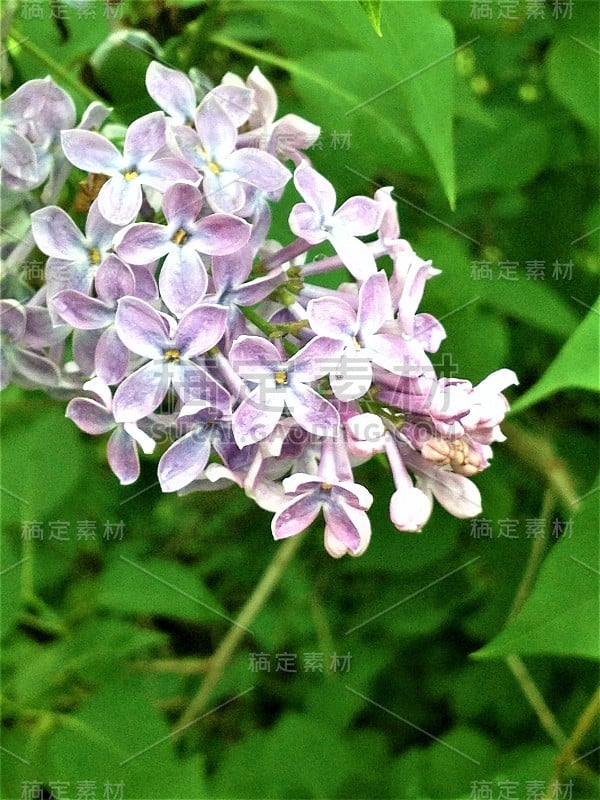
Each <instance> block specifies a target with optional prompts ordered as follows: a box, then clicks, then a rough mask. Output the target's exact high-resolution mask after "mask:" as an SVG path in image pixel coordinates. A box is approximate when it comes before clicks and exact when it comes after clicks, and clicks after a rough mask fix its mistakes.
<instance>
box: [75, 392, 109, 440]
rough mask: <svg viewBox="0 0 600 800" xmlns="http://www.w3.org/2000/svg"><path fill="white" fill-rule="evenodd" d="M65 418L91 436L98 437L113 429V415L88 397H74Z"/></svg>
mask: <svg viewBox="0 0 600 800" xmlns="http://www.w3.org/2000/svg"><path fill="white" fill-rule="evenodd" d="M65 416H66V417H68V418H69V419H70V420H73V422H74V423H75V425H77V427H78V428H79V429H80V430H82V431H84V432H85V433H89V434H91V435H92V436H98V435H99V434H101V433H106V431H109V430H110V429H111V428H114V426H115V421H114V419H113V415H112V414H111V412H110V411H108V409H106V408H105V407H104V406H103V405H102V404H101V403H98V402H97V401H96V400H90V399H89V398H88V397H75V398H74V399H73V400H71V401H70V403H69V404H68V406H67V410H66V411H65Z"/></svg>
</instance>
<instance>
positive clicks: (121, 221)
mask: <svg viewBox="0 0 600 800" xmlns="http://www.w3.org/2000/svg"><path fill="white" fill-rule="evenodd" d="M141 205H142V187H141V186H140V180H139V178H132V179H131V180H126V179H125V178H124V177H123V175H121V174H120V173H119V174H117V175H114V176H113V177H112V178H110V180H108V181H107V182H106V183H105V184H104V186H103V187H102V188H101V189H100V193H99V195H98V208H99V209H100V213H101V214H102V216H104V217H105V218H106V219H107V220H108V221H109V222H112V223H113V224H114V225H128V224H129V223H130V222H131V221H132V220H134V219H135V217H136V216H137V213H138V211H139V210H140V207H141Z"/></svg>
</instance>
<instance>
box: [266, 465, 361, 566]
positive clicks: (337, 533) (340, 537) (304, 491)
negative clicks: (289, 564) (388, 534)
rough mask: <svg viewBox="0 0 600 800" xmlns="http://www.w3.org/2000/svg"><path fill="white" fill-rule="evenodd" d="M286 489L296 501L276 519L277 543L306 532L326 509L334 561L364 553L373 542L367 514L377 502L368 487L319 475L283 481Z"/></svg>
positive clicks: (327, 538) (328, 541)
mask: <svg viewBox="0 0 600 800" xmlns="http://www.w3.org/2000/svg"><path fill="white" fill-rule="evenodd" d="M283 488H284V489H285V493H286V495H292V498H291V499H290V500H289V501H288V502H287V503H285V505H283V506H282V507H281V508H280V509H279V511H278V512H277V513H276V514H275V516H274V518H273V522H272V525H271V528H272V531H273V537H274V538H275V539H286V538H288V537H289V536H295V535H296V534H298V533H301V532H302V531H304V530H306V528H308V526H309V525H311V523H313V522H314V521H315V519H316V518H317V516H318V514H319V512H320V511H321V509H322V510H323V516H324V517H325V548H326V549H327V551H328V553H329V554H330V555H332V556H333V557H334V558H339V557H340V556H342V555H344V554H345V553H350V554H351V555H353V556H358V555H361V554H362V553H364V551H365V550H366V549H367V546H368V544H369V541H370V539H371V524H370V522H369V518H368V516H367V514H366V513H365V512H366V511H367V509H369V508H370V507H371V504H372V502H373V496H372V495H371V493H370V492H369V491H367V489H365V487H364V486H361V485H360V484H358V483H352V482H350V481H341V482H335V483H330V482H326V481H324V480H323V479H322V478H320V477H317V476H315V475H305V474H302V473H297V474H295V475H292V476H291V477H289V478H286V479H285V480H284V481H283Z"/></svg>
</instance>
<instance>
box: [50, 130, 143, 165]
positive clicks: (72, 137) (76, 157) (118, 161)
mask: <svg viewBox="0 0 600 800" xmlns="http://www.w3.org/2000/svg"><path fill="white" fill-rule="evenodd" d="M61 142H62V149H63V152H64V154H65V155H66V157H67V158H68V159H69V161H70V162H71V164H74V165H75V166H76V167H79V169H82V170H84V171H85V172H93V173H99V174H101V175H114V174H115V173H117V172H119V171H120V170H121V169H123V168H127V166H128V165H127V164H125V163H124V161H123V157H122V155H121V154H120V153H119V151H118V150H117V148H116V147H115V146H114V144H112V142H109V141H108V139H106V138H105V137H104V136H101V135H100V134H99V133H94V132H93V131H82V130H77V129H75V130H70V131H63V132H62V133H61Z"/></svg>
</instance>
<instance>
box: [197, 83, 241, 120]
mask: <svg viewBox="0 0 600 800" xmlns="http://www.w3.org/2000/svg"><path fill="white" fill-rule="evenodd" d="M207 97H210V98H211V100H215V99H216V100H217V101H218V103H219V105H220V106H222V107H223V108H224V109H225V111H226V112H227V114H228V115H229V116H230V117H231V121H232V122H233V124H234V125H235V127H236V128H239V127H240V126H242V125H243V124H244V123H245V122H246V120H247V119H248V116H249V115H250V109H251V108H252V92H251V91H250V89H247V88H246V87H245V86H233V85H231V84H221V85H220V86H215V88H214V89H212V90H211V92H210V94H209V95H207Z"/></svg>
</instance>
